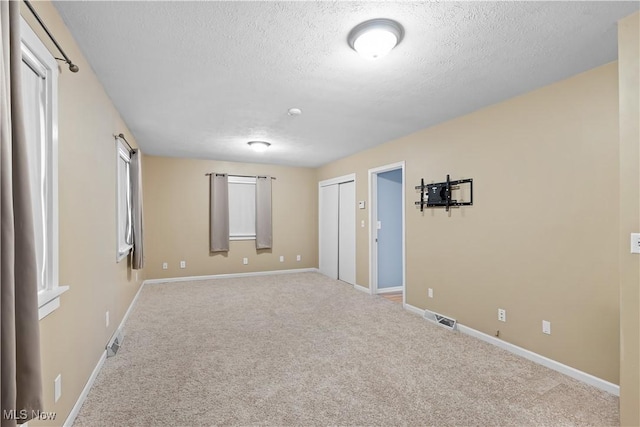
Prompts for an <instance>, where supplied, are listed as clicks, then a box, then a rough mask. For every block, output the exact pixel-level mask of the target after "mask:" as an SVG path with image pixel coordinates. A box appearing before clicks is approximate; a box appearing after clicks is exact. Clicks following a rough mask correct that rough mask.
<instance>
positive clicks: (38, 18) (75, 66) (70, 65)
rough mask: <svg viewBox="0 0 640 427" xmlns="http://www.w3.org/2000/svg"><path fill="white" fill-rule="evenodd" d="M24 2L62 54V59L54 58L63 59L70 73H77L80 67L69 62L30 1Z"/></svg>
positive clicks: (59, 59)
mask: <svg viewBox="0 0 640 427" xmlns="http://www.w3.org/2000/svg"><path fill="white" fill-rule="evenodd" d="M23 1H24V3H25V4H26V5H27V7H28V8H29V10H30V11H31V13H32V14H33V16H34V17H35V18H36V20H37V21H38V24H40V26H41V27H42V29H43V30H44V32H45V33H47V35H48V36H49V38H50V39H51V41H52V42H53V44H54V45H56V47H57V48H58V50H59V51H60V53H61V54H62V56H64V59H62V58H56V59H57V60H58V61H64V62H66V63H67V64H69V71H71V72H72V73H77V72H78V70H79V69H80V68H78V66H77V65H76V64H74V63H73V62H71V60H70V59H69V57H68V56H67V54H66V53H64V50H62V48H61V47H60V45H59V44H58V41H57V40H56V39H55V37H53V35H52V34H51V33H50V32H49V29H48V28H47V26H46V25H44V22H42V19H40V15H38V13H37V12H36V10H35V9H34V8H33V6H31V3H29V1H28V0H23Z"/></svg>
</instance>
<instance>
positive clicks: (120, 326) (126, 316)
mask: <svg viewBox="0 0 640 427" xmlns="http://www.w3.org/2000/svg"><path fill="white" fill-rule="evenodd" d="M146 282H147V281H146V280H145V281H143V282H142V284H141V285H140V288H138V292H136V295H135V296H134V297H133V299H132V300H131V304H129V308H128V309H127V311H126V312H125V313H124V316H122V321H121V322H120V324H119V325H118V327H117V328H116V330H115V331H114V332H113V335H111V339H109V342H108V343H107V347H110V346H111V344H113V340H115V339H116V337H117V336H118V334H119V333H120V331H122V328H124V324H125V323H126V321H127V319H128V318H129V315H130V314H131V311H132V310H133V307H134V306H135V305H136V302H137V301H138V297H139V296H140V292H142V288H144V285H145V283H146ZM121 344H122V343H121Z"/></svg>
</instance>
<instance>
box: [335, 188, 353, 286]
mask: <svg viewBox="0 0 640 427" xmlns="http://www.w3.org/2000/svg"><path fill="white" fill-rule="evenodd" d="M338 209H339V226H338V279H340V280H342V281H344V282H347V283H351V284H352V285H355V283H356V185H355V182H353V181H351V182H345V183H341V184H340V188H339V207H338Z"/></svg>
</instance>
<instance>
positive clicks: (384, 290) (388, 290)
mask: <svg viewBox="0 0 640 427" xmlns="http://www.w3.org/2000/svg"><path fill="white" fill-rule="evenodd" d="M403 289H404V287H402V286H394V287H392V288H378V294H388V293H391V292H401V291H402V290H403Z"/></svg>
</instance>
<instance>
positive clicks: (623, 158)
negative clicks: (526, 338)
mask: <svg viewBox="0 0 640 427" xmlns="http://www.w3.org/2000/svg"><path fill="white" fill-rule="evenodd" d="M618 34H619V36H618V61H619V76H620V341H621V347H620V348H621V354H620V421H621V424H622V425H626V426H637V425H640V369H639V365H640V292H639V290H638V288H639V284H640V255H637V254H630V253H629V233H633V232H635V233H638V232H640V67H639V64H640V14H639V13H636V14H634V15H632V16H630V17H627V18H625V19H623V20H621V21H620V22H619V24H618Z"/></svg>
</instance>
